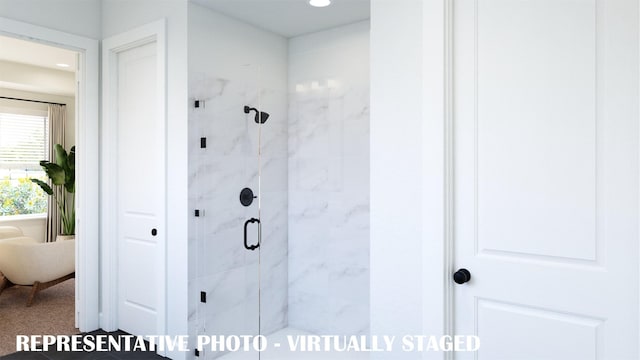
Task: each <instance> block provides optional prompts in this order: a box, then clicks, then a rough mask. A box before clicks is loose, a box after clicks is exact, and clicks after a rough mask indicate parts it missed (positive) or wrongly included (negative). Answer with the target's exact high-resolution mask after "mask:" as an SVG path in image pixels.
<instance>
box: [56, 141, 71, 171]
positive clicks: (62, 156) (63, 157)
mask: <svg viewBox="0 0 640 360" xmlns="http://www.w3.org/2000/svg"><path fill="white" fill-rule="evenodd" d="M54 149H55V152H56V154H55V155H56V164H58V166H60V167H61V168H63V169H64V170H65V171H66V170H67V169H68V168H69V166H68V165H67V152H66V151H65V150H64V148H63V147H62V145H60V144H56V146H54Z"/></svg>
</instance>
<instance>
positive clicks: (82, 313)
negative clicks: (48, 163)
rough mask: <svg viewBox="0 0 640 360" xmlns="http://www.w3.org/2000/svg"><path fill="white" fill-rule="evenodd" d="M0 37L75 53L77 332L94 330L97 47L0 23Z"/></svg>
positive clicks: (33, 28)
mask: <svg viewBox="0 0 640 360" xmlns="http://www.w3.org/2000/svg"><path fill="white" fill-rule="evenodd" d="M0 35H3V36H7V37H10V38H14V39H22V40H28V41H32V42H36V43H41V44H46V45H49V46H54V47H58V48H63V49H67V50H70V51H73V52H76V53H77V69H76V70H75V74H76V76H75V80H74V86H75V93H76V97H75V105H74V112H75V121H74V128H75V139H76V140H75V144H76V147H77V148H78V149H79V151H78V152H77V154H76V167H77V171H76V187H77V188H78V189H79V190H78V191H77V193H76V200H75V209H76V229H75V235H76V236H75V237H76V239H77V241H76V244H75V259H76V264H75V273H76V294H77V298H76V304H75V307H76V309H75V314H76V321H75V322H76V324H75V325H76V326H77V328H78V329H79V331H91V330H94V329H97V328H98V327H99V302H98V298H99V297H98V294H99V272H98V244H99V243H98V240H99V239H98V217H97V215H96V214H98V198H99V193H98V176H96V174H98V150H99V148H98V144H99V143H98V127H99V122H98V120H99V118H98V41H97V40H93V39H89V38H84V37H80V36H77V35H72V34H67V33H64V32H60V31H54V30H51V29H47V28H44V27H40V26H35V25H31V24H27V23H23V22H19V21H14V20H11V19H5V18H2V19H1V21H0Z"/></svg>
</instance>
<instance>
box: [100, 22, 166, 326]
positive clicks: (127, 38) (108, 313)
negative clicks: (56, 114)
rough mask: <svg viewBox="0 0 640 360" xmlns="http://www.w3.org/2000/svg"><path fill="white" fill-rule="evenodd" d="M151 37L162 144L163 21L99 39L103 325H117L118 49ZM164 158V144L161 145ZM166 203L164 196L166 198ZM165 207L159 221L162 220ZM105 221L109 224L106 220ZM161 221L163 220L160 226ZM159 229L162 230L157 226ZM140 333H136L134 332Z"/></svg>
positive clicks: (161, 257)
mask: <svg viewBox="0 0 640 360" xmlns="http://www.w3.org/2000/svg"><path fill="white" fill-rule="evenodd" d="M152 42H155V43H156V56H157V77H158V78H157V79H158V92H159V93H158V95H159V99H160V101H159V103H158V108H157V109H156V111H157V114H158V116H159V118H161V119H162V126H163V129H164V130H163V132H164V133H165V139H163V142H164V144H165V145H166V126H167V105H166V101H167V95H166V94H167V91H166V89H167V88H166V73H167V60H166V59H167V52H166V22H165V20H164V19H163V20H158V21H155V22H153V23H150V24H147V25H143V26H140V27H137V28H135V29H133V30H129V31H126V32H124V33H121V34H118V35H115V36H113V37H110V38H107V39H105V40H103V44H102V119H103V120H102V134H101V139H102V149H101V157H102V163H101V171H102V174H103V176H102V184H101V187H100V193H101V195H102V196H101V200H102V202H101V213H102V215H101V222H102V224H103V226H102V228H101V238H102V251H101V256H100V259H101V271H102V272H101V273H102V293H101V294H102V295H101V300H102V317H101V319H100V324H101V326H102V328H103V329H104V330H106V331H114V330H117V329H118V229H117V226H118V214H117V210H118V201H117V199H116V196H115V195H114V194H116V193H117V191H118V189H117V175H118V164H117V157H116V151H117V146H118V145H117V130H118V129H117V118H116V116H117V98H118V97H117V95H118V94H117V76H118V71H117V66H118V59H117V55H118V53H120V52H122V51H125V50H129V49H131V48H134V47H138V46H141V45H145V44H149V43H152ZM165 158H166V146H165ZM166 175H167V172H166V160H165V174H164V179H162V180H163V182H164V183H165V184H166V180H167V179H166ZM164 205H165V209H166V198H165V203H164ZM166 220H167V219H166V212H165V215H164V218H162V221H163V222H164V224H166ZM107 224H110V225H108V226H107ZM165 227H166V226H165ZM161 231H162V230H161ZM166 247H167V241H166V236H165V242H164V243H163V244H161V245H159V250H160V253H159V254H158V259H157V260H158V272H159V274H158V275H159V277H160V279H161V281H158V290H159V292H160V296H159V298H158V299H157V304H158V309H157V316H158V318H157V319H158V323H157V324H156V329H157V334H158V335H164V334H166V333H167V319H166V318H167V309H166V303H167V291H166V279H167V276H166V275H167V250H166ZM137 335H140V334H137Z"/></svg>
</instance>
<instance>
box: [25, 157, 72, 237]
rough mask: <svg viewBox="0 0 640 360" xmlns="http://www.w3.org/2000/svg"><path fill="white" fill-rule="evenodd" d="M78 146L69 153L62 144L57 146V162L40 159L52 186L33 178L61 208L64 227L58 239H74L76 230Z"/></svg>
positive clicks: (59, 208)
mask: <svg viewBox="0 0 640 360" xmlns="http://www.w3.org/2000/svg"><path fill="white" fill-rule="evenodd" d="M75 159H76V147H75V146H72V147H71V149H70V150H69V153H67V152H66V151H65V149H64V148H63V147H62V145H60V144H56V146H55V162H50V161H47V160H42V161H40V166H42V168H43V169H44V171H45V173H46V174H47V176H48V177H49V179H50V180H51V184H52V186H49V184H47V183H46V182H44V181H42V180H39V179H31V181H33V182H34V183H36V184H38V185H39V186H40V188H42V190H43V191H44V192H45V193H47V194H48V195H50V196H52V197H53V199H54V200H55V202H56V205H57V206H58V210H60V218H61V220H62V228H61V229H60V235H59V236H58V240H60V239H61V237H62V238H66V239H72V238H74V237H75V230H76V209H75V191H76V161H75Z"/></svg>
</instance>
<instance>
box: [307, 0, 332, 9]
mask: <svg viewBox="0 0 640 360" xmlns="http://www.w3.org/2000/svg"><path fill="white" fill-rule="evenodd" d="M309 5H311V6H315V7H325V6H329V5H331V0H309Z"/></svg>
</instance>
